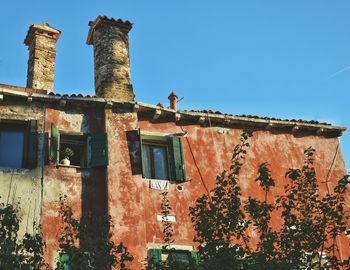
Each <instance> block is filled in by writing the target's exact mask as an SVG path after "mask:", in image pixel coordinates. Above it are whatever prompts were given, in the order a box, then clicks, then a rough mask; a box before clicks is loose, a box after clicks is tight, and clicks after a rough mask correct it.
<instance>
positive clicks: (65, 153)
mask: <svg viewBox="0 0 350 270" xmlns="http://www.w3.org/2000/svg"><path fill="white" fill-rule="evenodd" d="M63 156H64V159H62V160H61V163H62V164H63V165H66V166H69V165H70V159H71V157H72V156H74V152H73V150H72V149H71V148H69V147H66V148H65V149H64V150H63Z"/></svg>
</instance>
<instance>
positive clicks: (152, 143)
mask: <svg viewBox="0 0 350 270" xmlns="http://www.w3.org/2000/svg"><path fill="white" fill-rule="evenodd" d="M143 145H147V146H149V148H150V151H149V153H150V156H149V161H150V172H151V178H150V179H158V178H156V177H155V175H156V172H155V164H154V163H155V160H154V153H153V149H154V146H160V147H164V148H165V162H166V179H159V180H170V160H169V149H168V147H169V146H168V144H167V143H165V142H163V143H161V142H159V141H154V140H142V145H141V147H143ZM142 166H144V163H143V164H142ZM142 174H144V171H143V170H142ZM144 178H147V177H144Z"/></svg>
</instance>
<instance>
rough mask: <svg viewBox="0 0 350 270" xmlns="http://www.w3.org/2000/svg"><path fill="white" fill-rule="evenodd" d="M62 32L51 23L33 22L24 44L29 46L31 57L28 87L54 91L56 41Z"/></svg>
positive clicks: (29, 60) (48, 91)
mask: <svg viewBox="0 0 350 270" xmlns="http://www.w3.org/2000/svg"><path fill="white" fill-rule="evenodd" d="M60 35H61V32H60V31H59V30H57V29H55V28H53V27H51V26H50V25H49V24H47V23H45V24H32V25H31V26H30V27H29V30H28V33H27V36H26V38H25V39H24V44H25V45H27V46H28V50H29V59H28V71H27V88H34V89H43V90H46V91H47V93H48V94H49V93H52V92H53V83H54V77H55V72H54V70H55V60H56V42H57V40H58V39H59V37H60Z"/></svg>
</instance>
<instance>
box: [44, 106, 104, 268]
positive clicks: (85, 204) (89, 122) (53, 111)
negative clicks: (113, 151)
mask: <svg viewBox="0 0 350 270" xmlns="http://www.w3.org/2000/svg"><path fill="white" fill-rule="evenodd" d="M103 119H104V115H103V110H98V109H95V108H93V107H92V108H77V106H75V108H74V109H72V108H65V109H57V108H48V109H47V111H46V132H48V133H49V134H50V127H51V124H52V123H53V124H54V125H56V126H57V128H58V129H59V130H62V131H65V132H67V133H72V134H74V133H77V132H78V133H85V134H88V133H93V132H102V131H104V121H103ZM50 136H51V134H50ZM105 177H106V176H105V170H104V169H99V168H90V167H88V166H87V167H85V168H74V167H64V166H61V165H59V166H56V165H55V164H54V163H53V162H50V164H49V165H48V166H46V167H45V171H44V185H43V203H42V208H43V213H42V232H43V237H44V240H45V241H46V245H47V252H46V254H45V259H46V261H47V262H48V263H50V265H52V266H53V265H55V261H56V260H57V259H58V254H57V251H58V248H59V246H58V238H59V235H60V233H61V226H62V222H61V219H60V218H59V196H60V194H62V195H67V203H68V205H69V206H70V207H72V210H73V213H74V215H75V217H76V218H79V217H80V216H81V214H82V213H84V212H89V214H96V212H98V213H101V212H105V208H106V207H105V205H106V199H105V198H106V188H105V184H104V183H105ZM90 211H91V212H90Z"/></svg>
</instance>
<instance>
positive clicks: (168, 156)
mask: <svg viewBox="0 0 350 270" xmlns="http://www.w3.org/2000/svg"><path fill="white" fill-rule="evenodd" d="M141 156H142V174H143V177H144V178H149V179H160V180H171V181H176V182H182V181H185V179H186V178H185V164H184V156H183V147H182V142H181V138H179V137H176V136H153V135H145V134H142V135H141Z"/></svg>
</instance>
